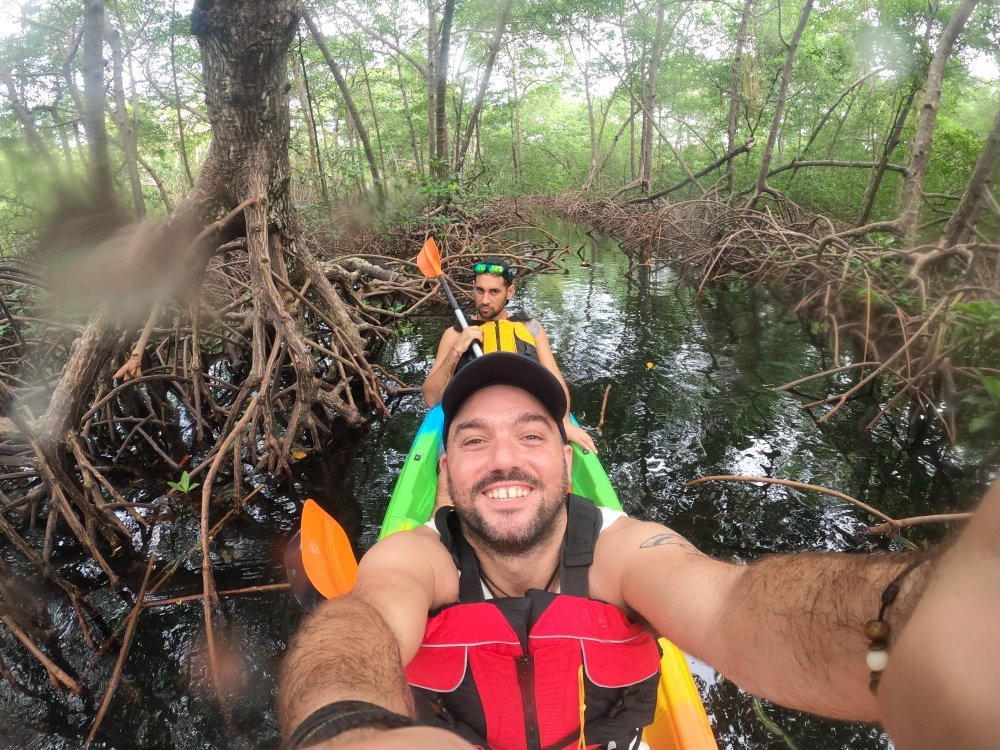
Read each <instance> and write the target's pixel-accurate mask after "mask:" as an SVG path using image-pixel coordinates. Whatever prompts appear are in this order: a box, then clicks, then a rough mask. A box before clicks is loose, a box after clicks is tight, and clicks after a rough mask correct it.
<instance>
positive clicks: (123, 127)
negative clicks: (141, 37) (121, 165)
mask: <svg viewBox="0 0 1000 750" xmlns="http://www.w3.org/2000/svg"><path fill="white" fill-rule="evenodd" d="M107 37H108V46H109V47H111V71H112V88H113V90H114V93H115V108H114V120H115V125H116V126H117V128H118V135H119V137H120V138H121V143H122V155H123V157H124V160H125V170H126V171H127V172H128V182H129V186H130V187H131V188H132V212H133V215H134V216H135V217H136V218H137V219H141V218H142V217H143V216H145V215H146V203H145V201H144V200H143V197H142V180H141V178H140V177H139V157H138V146H137V145H136V142H135V130H134V129H133V127H132V118H131V117H129V113H128V105H127V104H126V102H125V84H124V81H123V78H124V77H123V75H122V69H123V68H124V66H125V60H124V56H123V54H122V38H121V33H120V32H119V31H118V29H113V28H111V26H110V25H108V27H107Z"/></svg>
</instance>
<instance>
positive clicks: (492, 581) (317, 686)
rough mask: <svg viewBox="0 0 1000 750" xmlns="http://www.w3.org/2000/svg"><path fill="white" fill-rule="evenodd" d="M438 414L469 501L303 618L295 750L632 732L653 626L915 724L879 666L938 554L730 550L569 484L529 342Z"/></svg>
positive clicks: (283, 713) (995, 505)
mask: <svg viewBox="0 0 1000 750" xmlns="http://www.w3.org/2000/svg"><path fill="white" fill-rule="evenodd" d="M442 407H443V410H444V414H445V435H446V452H445V454H444V455H443V457H442V458H441V471H442V473H443V474H444V476H445V478H446V480H447V482H448V484H449V486H450V490H451V496H452V498H453V500H454V507H453V508H452V507H446V508H442V509H441V510H439V511H438V513H437V514H436V515H435V518H434V520H433V521H432V522H431V523H428V524H427V525H426V526H423V527H421V528H418V529H414V530H411V531H403V532H399V533H396V534H393V535H391V536H389V537H387V538H385V539H383V540H382V541H380V542H379V543H378V544H376V545H375V546H374V547H372V549H371V550H369V551H368V553H367V554H366V555H365V556H364V558H363V559H362V561H361V565H360V570H359V574H358V580H357V585H356V587H355V589H354V590H353V591H352V592H351V593H350V594H348V595H346V596H344V597H341V598H339V599H335V600H332V601H329V602H326V603H324V604H323V605H321V607H320V608H319V609H317V611H316V612H315V613H314V614H313V615H311V616H310V617H309V618H308V619H307V620H306V621H305V622H304V623H303V626H302V628H301V630H300V632H299V633H298V634H297V635H296V637H295V638H294V640H293V642H292V644H291V645H290V648H289V653H288V656H287V658H286V661H285V664H284V666H283V670H282V677H281V685H280V690H279V706H278V708H279V716H280V718H281V723H282V729H283V732H284V734H285V737H286V738H288V739H287V745H286V748H288V750H292V749H293V748H305V747H316V748H337V747H358V748H384V749H385V750H389V749H390V748H392V749H395V748H428V749H429V748H452V747H455V748H458V747H466V748H467V747H468V745H465V744H463V740H465V741H467V742H469V743H471V744H472V745H477V746H480V747H489V748H492V749H493V750H521V749H522V748H536V749H541V748H553V749H555V748H573V747H577V746H578V743H581V744H582V746H586V747H595V746H598V747H616V748H619V749H621V748H631V747H635V746H636V742H637V741H638V738H639V736H640V733H641V730H642V727H643V726H645V725H646V724H648V723H650V721H651V720H652V717H653V708H654V705H655V700H656V685H657V680H658V668H659V655H658V651H657V647H656V643H655V640H654V635H655V634H662V635H665V636H667V637H668V638H670V639H671V640H673V641H674V642H675V643H676V644H677V645H678V646H679V647H681V648H682V649H683V650H685V651H687V652H688V653H690V654H692V655H694V656H696V657H698V658H700V659H702V660H703V661H706V662H707V663H709V664H711V665H713V666H715V667H716V668H717V669H718V670H719V671H720V672H722V673H723V674H725V675H726V676H728V677H729V678H731V679H732V680H734V681H735V682H736V683H737V684H739V685H741V686H742V687H744V688H745V689H747V690H749V691H750V692H752V693H754V694H757V695H760V696H763V697H766V698H769V699H770V700H772V701H775V702H777V703H781V704H783V705H786V706H790V707H793V708H798V709H800V710H804V711H811V712H814V713H818V714H822V715H826V716H830V717H834V718H843V719H855V720H861V721H876V720H879V719H882V718H893V716H892V715H891V714H890V713H888V712H886V710H885V708H884V706H885V705H886V703H888V705H889V706H890V707H892V706H893V705H895V706H896V708H897V712H896V714H895V718H896V719H897V720H898V719H899V717H900V716H902V717H903V718H902V721H903V723H904V724H906V723H907V722H911V723H912V721H913V719H912V717H910V718H907V712H906V708H905V706H906V705H907V700H909V699H910V698H911V697H912V693H913V690H914V689H915V686H914V684H910V683H905V684H902V685H900V684H899V683H900V681H899V680H898V679H896V680H891V679H888V678H889V677H891V676H892V675H891V674H890V675H888V676H887V680H888V682H887V685H886V688H888V690H887V691H886V692H885V693H884V694H883V693H878V692H877V691H878V690H879V687H878V686H879V680H878V677H879V675H880V674H881V671H880V670H882V669H884V668H885V663H886V661H887V660H888V659H889V657H888V656H886V654H887V653H890V654H891V652H892V649H893V648H894V647H895V645H896V643H897V640H898V633H899V632H901V631H902V632H903V633H904V642H905V640H906V638H905V635H906V631H904V630H903V625H904V624H905V623H906V621H907V619H908V617H909V616H910V614H911V613H912V612H913V610H914V607H915V606H916V604H917V602H918V601H919V599H920V593H921V592H922V590H923V588H924V586H925V583H926V581H927V580H928V578H929V577H930V574H931V571H932V570H934V561H933V560H932V559H931V558H927V559H924V558H922V557H920V556H914V555H909V554H882V555H859V554H837V553H802V554H789V555H771V556H767V557H764V558H761V559H760V560H757V561H755V562H752V563H750V564H748V565H739V564H732V563H729V562H722V561H719V560H714V559H712V558H710V557H708V556H706V555H704V554H702V553H701V552H699V551H698V550H697V549H696V548H695V547H693V546H692V545H691V544H690V543H689V542H688V541H687V540H685V539H684V538H683V537H681V536H680V535H678V534H676V533H674V532H673V531H671V530H670V529H668V528H666V527H665V526H662V525H660V524H655V523H648V522H642V521H638V520H635V519H631V518H628V517H627V516H626V515H625V514H623V513H621V512H617V511H612V510H610V509H606V508H605V509H598V508H596V507H595V506H594V505H593V504H592V503H591V502H590V501H588V500H584V499H582V498H577V497H575V496H573V495H567V494H566V480H567V476H568V471H569V468H570V462H571V460H572V459H571V456H572V452H571V450H570V448H569V446H568V445H567V444H566V440H565V434H564V433H563V431H562V429H561V425H562V422H561V419H560V417H561V415H562V414H563V412H564V410H565V394H564V392H563V389H562V386H561V385H560V383H559V382H558V381H557V380H556V379H555V378H554V377H553V376H552V375H551V373H549V372H548V371H547V370H546V369H545V368H544V367H542V366H540V365H539V364H537V363H535V362H533V361H524V360H523V359H522V358H520V357H519V355H515V354H507V353H500V354H491V355H487V356H486V357H483V358H480V359H477V360H475V361H474V362H472V363H470V364H469V365H468V366H467V367H466V368H464V369H463V370H462V371H461V372H460V373H459V374H458V375H456V376H455V378H454V379H453V380H452V381H451V383H450V384H449V386H448V389H447V390H446V392H445V394H444V398H443V400H442ZM998 487H1000V485H998ZM998 494H1000V493H997V492H994V493H993V495H995V496H996V495H998ZM984 508H985V509H986V510H987V511H989V510H990V509H991V508H992V509H993V511H992V512H993V518H991V516H989V515H984V514H983V512H982V511H981V512H980V514H977V519H978V520H977V519H974V520H973V523H972V525H971V526H970V531H971V532H978V534H972V535H970V534H966V536H964V537H963V538H962V542H963V543H964V542H965V541H966V539H967V538H971V540H972V541H971V544H972V545H973V547H971V548H970V547H968V546H965V547H963V545H962V544H959V545H956V550H970V549H971V550H972V551H973V552H975V553H976V554H977V555H979V557H978V558H976V559H981V558H982V555H981V552H980V551H981V550H982V549H992V547H993V546H995V545H994V541H993V540H994V539H995V536H996V527H998V526H1000V523H998V522H997V520H996V518H995V517H996V516H997V512H996V511H997V510H998V509H1000V497H992V502H991V499H990V498H987V501H986V502H985V503H984ZM984 521H985V523H986V526H985V527H984V526H983V523H984ZM983 532H987V533H983ZM973 557H974V558H975V557H976V556H975V555H974V556H973ZM994 557H995V556H992V557H990V559H991V560H993V559H994ZM945 560H946V562H952V561H953V560H954V555H952V554H951V553H949V554H948V555H946V556H945ZM977 565H979V563H977ZM967 567H968V566H967ZM967 567H966V571H965V572H966V573H968V569H967ZM991 569H992V568H991ZM948 571H952V572H954V571H953V569H951V568H947V566H946V571H945V572H948ZM973 577H974V576H973ZM966 578H968V576H967V575H966V576H965V577H964V578H963V580H965V579H966ZM938 589H939V590H940V589H941V587H940V586H938ZM888 591H894V593H893V595H892V598H891V607H887V606H886V605H885V602H886V601H887V596H888V595H887V593H886V592H888ZM934 591H935V585H934V584H932V586H931V592H932V593H933V592H934ZM948 591H949V589H948V588H947V587H946V589H945V592H944V593H945V595H946V596H947V594H948ZM995 598H996V597H993V596H992V595H983V596H981V597H980V598H979V600H978V601H979V605H980V606H986V604H990V605H991V606H992V603H993V599H995ZM880 602H882V607H881V612H880V611H879V603H880ZM922 611H924V608H922V607H918V608H917V615H915V617H919V616H920V615H921V612H922ZM942 611H944V612H945V613H947V612H948V610H947V609H944V610H942ZM876 616H877V621H876V622H875V623H873V622H871V621H872V620H875V619H876ZM943 619H948V620H949V621H950V618H943ZM989 622H991V623H994V622H995V620H989ZM873 625H875V626H877V627H875V629H874V630H873ZM876 631H877V632H876ZM873 639H874V640H873ZM911 640H912V639H911ZM981 640H982V639H980V640H979V641H977V643H979V642H981ZM945 643H947V641H946V642H945ZM903 645H905V643H904V644H903ZM941 645H942V644H938V647H939V648H940V646H941ZM925 650H926V649H924V648H923V646H922V644H921V648H920V653H923V651H925ZM954 650H955V649H951V651H954ZM987 650H988V649H987ZM947 653H949V649H947V648H945V649H942V654H943V655H945V656H946V655H947ZM873 657H877V658H874V659H873ZM984 658H985V654H984ZM989 659H992V657H989ZM890 661H891V660H890ZM939 661H942V662H946V661H947V659H941V660H939ZM966 661H968V660H966ZM907 662H908V663H909V664H914V663H919V664H920V665H924V664H925V663H926V662H927V660H926V659H925V658H924V657H923V656H921V655H919V654H918V655H917V658H914V657H913V655H912V654H910V655H909V656H908V657H907ZM993 662H995V659H992V662H991V663H993ZM871 669H874V670H877V671H876V672H874V673H873V672H872V671H870V670H871ZM924 671H925V672H926V671H928V670H926V669H925V670H924ZM889 672H890V673H891V672H892V666H891V664H890V667H889ZM990 674H991V675H993V672H990ZM952 682H955V684H956V685H958V686H959V687H961V684H960V682H956V681H954V680H953V681H952ZM986 682H987V683H988V684H989V685H990V686H991V687H992V685H994V684H996V682H997V679H996V678H995V675H994V676H992V677H990V679H989V680H986ZM924 684H925V683H919V684H916V687H917V688H919V689H921V690H924V687H921V686H922V685H924ZM930 685H931V688H932V689H931V690H930V691H926V690H925V692H929V693H930V694H937V693H935V692H934V689H935V688H936V684H935V683H933V682H932V683H930ZM966 692H967V691H966ZM994 695H995V691H994V692H991V691H990V690H987V691H986V692H984V694H983V696H980V697H979V705H980V706H982V705H985V706H986V707H987V708H986V710H981V709H980V710H978V714H977V716H980V718H982V717H985V718H986V719H987V720H989V719H990V718H991V716H992V714H991V711H992V710H993V709H992V708H991V706H992V705H993V704H992V702H991V701H992V696H994ZM974 697H975V696H973V698H974ZM885 699H887V701H886V700H885ZM880 700H881V701H882V702H881V703H880ZM893 701H895V703H894V702H893ZM900 706H902V709H900ZM963 716H964V714H963ZM963 721H964V719H963ZM897 725H898V724H897ZM969 726H973V724H972V723H969V722H966V723H964V724H962V732H959V733H957V735H956V733H955V732H952V734H951V736H954V737H955V738H956V742H955V743H953V744H952V745H951V746H952V747H956V748H957V747H963V748H964V747H970V748H971V747H981V746H982V745H975V744H969V743H967V742H962V741H961V737H960V736H958V735H961V734H962V733H965V734H968V733H969V730H968V727H969ZM981 726H987V727H994V726H995V724H994V723H992V722H991V721H981V722H979V724H978V725H976V731H977V732H978V731H979V729H980V728H981ZM976 736H979V735H976ZM913 746H914V747H938V746H940V745H937V746H935V745H930V744H921V743H920V742H919V741H918V742H917V743H916V744H914V745H913Z"/></svg>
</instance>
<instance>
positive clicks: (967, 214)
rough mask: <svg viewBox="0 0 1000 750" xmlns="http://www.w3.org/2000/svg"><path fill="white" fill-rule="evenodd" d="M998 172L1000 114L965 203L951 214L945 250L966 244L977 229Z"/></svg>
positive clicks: (976, 168) (971, 181)
mask: <svg viewBox="0 0 1000 750" xmlns="http://www.w3.org/2000/svg"><path fill="white" fill-rule="evenodd" d="M997 169H1000V111H998V112H997V116H996V118H994V120H993V127H992V128H991V129H990V132H989V135H988V136H987V137H986V143H985V144H983V150H982V151H981V152H980V153H979V158H978V159H977V160H976V166H975V167H974V168H973V170H972V176H971V177H970V178H969V184H968V185H966V187H965V192H964V193H963V194H962V200H960V201H959V203H958V207H957V208H956V209H955V213H953V214H952V215H951V218H950V219H949V220H948V224H947V225H946V226H945V229H944V234H943V235H942V236H941V242H940V246H941V247H946V248H947V247H952V246H954V245H958V244H960V243H963V242H966V241H967V240H968V239H969V238H970V237H971V236H972V233H973V231H974V230H975V227H976V220H977V219H978V217H979V210H980V208H981V207H982V205H983V201H984V199H985V197H986V194H987V193H988V192H989V190H990V185H991V184H992V183H993V178H994V177H995V176H996V173H997Z"/></svg>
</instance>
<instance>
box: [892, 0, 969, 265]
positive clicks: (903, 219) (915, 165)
mask: <svg viewBox="0 0 1000 750" xmlns="http://www.w3.org/2000/svg"><path fill="white" fill-rule="evenodd" d="M977 2H978V0H962V1H961V2H960V3H959V5H958V7H957V8H956V9H955V12H954V14H953V15H952V17H951V20H950V21H948V25H947V26H946V27H945V29H944V32H943V33H942V34H941V39H940V40H939V41H938V46H937V49H936V50H935V51H934V59H933V60H931V67H930V70H929V71H928V73H927V89H926V94H925V95H924V104H923V107H922V108H921V111H920V123H919V125H918V126H917V132H916V135H915V136H914V138H913V150H912V151H911V154H912V156H911V158H910V164H909V169H908V171H907V175H906V183H905V187H904V191H903V202H902V207H901V209H900V212H899V224H900V231H901V233H902V236H903V242H904V243H905V245H906V246H907V247H912V245H913V243H914V241H915V240H916V236H917V219H918V214H919V212H920V200H921V198H922V195H921V193H922V191H923V187H924V176H925V174H926V172H927V164H928V162H929V161H930V155H931V141H932V140H933V138H934V125H935V123H936V121H937V111H938V104H939V103H940V102H941V82H942V80H943V78H944V66H945V63H947V61H948V56H949V55H950V54H951V48H952V46H954V44H955V40H956V39H958V35H959V34H960V33H961V32H962V29H963V28H965V23H966V21H968V20H969V15H970V14H971V13H972V10H973V9H974V8H975V7H976V3H977Z"/></svg>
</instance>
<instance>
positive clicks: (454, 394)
mask: <svg viewBox="0 0 1000 750" xmlns="http://www.w3.org/2000/svg"><path fill="white" fill-rule="evenodd" d="M491 385H512V386H514V387H515V388H520V389H522V390H524V391H527V392H528V393H530V394H531V395H532V396H534V397H535V398H536V399H538V401H539V402H540V403H541V404H542V406H544V407H545V410H546V411H547V412H548V413H549V414H550V415H551V416H552V418H553V419H554V420H555V422H556V425H557V426H559V428H560V432H562V420H563V417H565V416H566V393H565V391H563V387H562V383H560V382H559V381H558V380H557V379H556V377H555V376H554V375H553V374H552V373H551V372H549V370H548V369H547V368H546V367H544V366H543V365H541V364H539V363H538V362H537V361H536V360H534V359H531V358H530V357H525V356H523V355H521V354H514V353H511V352H493V353H491V354H485V355H483V356H482V357H477V358H476V359H474V360H472V361H471V362H469V363H468V364H467V365H465V366H464V367H463V368H462V369H461V370H459V371H458V373H457V374H456V375H455V377H453V378H452V379H451V382H450V383H448V387H447V388H445V391H444V395H443V396H442V398H441V408H442V409H443V410H444V429H445V432H444V439H445V440H447V439H448V430H449V428H450V426H451V420H452V419H453V418H454V417H455V415H456V414H457V413H458V410H459V409H460V408H461V407H462V404H464V403H465V401H466V400H467V399H468V398H469V396H471V395H472V394H473V393H475V392H476V391H478V390H481V389H483V388H486V387H488V386H491Z"/></svg>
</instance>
